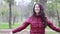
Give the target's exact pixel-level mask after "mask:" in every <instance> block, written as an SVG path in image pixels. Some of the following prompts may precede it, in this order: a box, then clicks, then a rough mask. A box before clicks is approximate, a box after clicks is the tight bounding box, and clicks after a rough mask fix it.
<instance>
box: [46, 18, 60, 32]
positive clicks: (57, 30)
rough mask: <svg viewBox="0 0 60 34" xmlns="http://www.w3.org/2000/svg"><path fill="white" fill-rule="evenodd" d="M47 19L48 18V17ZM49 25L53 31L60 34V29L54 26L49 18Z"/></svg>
mask: <svg viewBox="0 0 60 34" xmlns="http://www.w3.org/2000/svg"><path fill="white" fill-rule="evenodd" d="M46 18H47V17H46ZM47 25H48V26H49V27H50V28H51V29H52V30H55V31H56V32H60V28H57V27H55V26H54V25H53V23H52V22H51V21H50V20H49V19H48V18H47Z"/></svg>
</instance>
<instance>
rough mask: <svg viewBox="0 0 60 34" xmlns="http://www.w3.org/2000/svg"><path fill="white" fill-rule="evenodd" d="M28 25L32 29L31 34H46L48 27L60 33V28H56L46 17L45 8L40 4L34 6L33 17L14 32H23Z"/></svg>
mask: <svg viewBox="0 0 60 34" xmlns="http://www.w3.org/2000/svg"><path fill="white" fill-rule="evenodd" d="M28 25H30V27H31V28H30V34H45V28H46V26H49V27H50V28H51V29H52V30H54V31H56V32H60V28H57V27H55V26H54V25H53V23H52V22H51V21H50V20H49V19H48V18H47V17H46V15H45V13H44V8H43V6H42V4H39V3H36V4H35V5H34V7H33V14H32V16H30V17H28V19H27V20H26V21H25V22H24V23H23V24H22V25H21V26H20V27H18V28H16V29H14V30H13V31H12V32H13V33H16V32H19V31H22V30H23V29H25V28H26V27H27V26H28Z"/></svg>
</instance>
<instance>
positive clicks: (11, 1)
mask: <svg viewBox="0 0 60 34" xmlns="http://www.w3.org/2000/svg"><path fill="white" fill-rule="evenodd" d="M5 1H6V2H7V3H8V4H9V28H10V29H11V28H12V22H11V21H12V11H11V7H12V5H13V4H14V0H5Z"/></svg>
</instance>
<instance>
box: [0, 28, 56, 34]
mask: <svg viewBox="0 0 60 34" xmlns="http://www.w3.org/2000/svg"><path fill="white" fill-rule="evenodd" d="M11 30H12V29H0V34H12V32H11ZM46 32H47V33H49V32H54V31H53V30H46ZM54 33H55V32H54ZM15 34H30V32H29V30H27V29H24V30H22V31H21V32H17V33H15ZM56 34H57V33H56Z"/></svg>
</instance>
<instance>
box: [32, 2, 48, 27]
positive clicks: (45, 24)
mask: <svg viewBox="0 0 60 34" xmlns="http://www.w3.org/2000/svg"><path fill="white" fill-rule="evenodd" d="M36 4H38V5H39V7H40V12H39V16H40V18H41V20H42V23H43V25H44V28H46V26H47V23H46V17H45V16H46V15H45V12H44V10H45V9H44V7H43V5H42V4H40V3H35V4H34V7H33V16H35V15H36V12H35V5H36Z"/></svg>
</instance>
